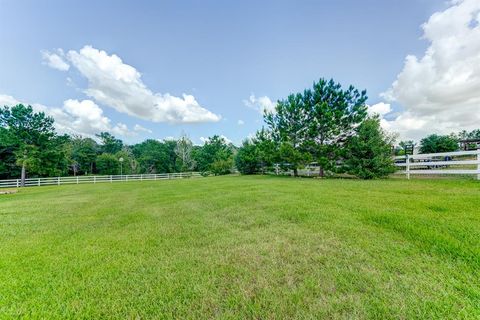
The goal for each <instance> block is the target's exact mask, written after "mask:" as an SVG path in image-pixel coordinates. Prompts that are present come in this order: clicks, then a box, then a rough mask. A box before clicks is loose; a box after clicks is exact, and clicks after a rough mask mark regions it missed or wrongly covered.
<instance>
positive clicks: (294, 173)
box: [293, 168, 298, 177]
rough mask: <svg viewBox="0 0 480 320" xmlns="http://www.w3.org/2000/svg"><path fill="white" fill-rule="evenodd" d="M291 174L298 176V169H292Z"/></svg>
mask: <svg viewBox="0 0 480 320" xmlns="http://www.w3.org/2000/svg"><path fill="white" fill-rule="evenodd" d="M293 176H294V177H298V169H297V168H294V169H293Z"/></svg>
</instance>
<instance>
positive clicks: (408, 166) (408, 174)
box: [406, 154, 410, 180]
mask: <svg viewBox="0 0 480 320" xmlns="http://www.w3.org/2000/svg"><path fill="white" fill-rule="evenodd" d="M406 164H407V165H406V172H407V179H408V180H410V155H409V154H407V159H406Z"/></svg>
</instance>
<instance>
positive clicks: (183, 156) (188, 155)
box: [175, 134, 195, 172]
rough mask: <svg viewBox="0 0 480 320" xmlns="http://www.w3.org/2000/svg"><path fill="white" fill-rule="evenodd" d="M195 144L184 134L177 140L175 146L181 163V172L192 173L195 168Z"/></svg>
mask: <svg viewBox="0 0 480 320" xmlns="http://www.w3.org/2000/svg"><path fill="white" fill-rule="evenodd" d="M192 148H193V143H192V141H191V140H190V139H189V138H188V136H187V135H186V134H182V136H181V137H180V139H178V140H177V144H176V146H175V154H176V155H177V158H178V159H179V161H180V165H179V167H180V171H182V172H184V171H191V170H192V169H193V167H194V166H195V161H194V160H193V158H192Z"/></svg>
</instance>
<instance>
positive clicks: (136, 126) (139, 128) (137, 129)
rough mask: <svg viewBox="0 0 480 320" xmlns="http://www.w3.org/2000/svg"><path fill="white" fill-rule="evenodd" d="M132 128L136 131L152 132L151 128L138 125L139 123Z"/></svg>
mask: <svg viewBox="0 0 480 320" xmlns="http://www.w3.org/2000/svg"><path fill="white" fill-rule="evenodd" d="M133 130H134V131H136V132H146V133H152V130H150V129H147V128H145V127H142V126H141V125H139V124H136V125H135V126H134V127H133Z"/></svg>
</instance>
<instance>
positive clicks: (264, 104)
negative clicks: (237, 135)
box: [243, 94, 277, 114]
mask: <svg viewBox="0 0 480 320" xmlns="http://www.w3.org/2000/svg"><path fill="white" fill-rule="evenodd" d="M243 104H245V106H247V107H249V108H252V109H253V110H256V111H257V112H259V113H260V114H263V113H264V112H265V111H268V112H274V111H275V107H276V105H277V103H276V102H273V101H272V100H271V99H270V98H269V97H267V96H263V97H258V98H257V97H255V95H254V94H251V95H250V97H248V99H246V100H243Z"/></svg>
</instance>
